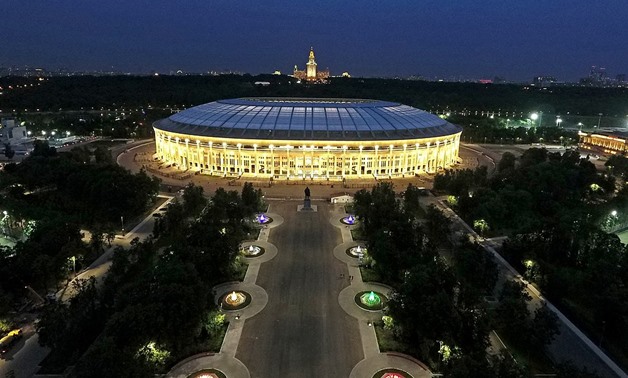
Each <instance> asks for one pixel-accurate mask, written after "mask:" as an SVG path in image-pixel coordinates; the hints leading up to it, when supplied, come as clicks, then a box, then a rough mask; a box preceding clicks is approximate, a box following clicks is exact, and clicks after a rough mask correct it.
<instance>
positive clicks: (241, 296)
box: [220, 291, 251, 310]
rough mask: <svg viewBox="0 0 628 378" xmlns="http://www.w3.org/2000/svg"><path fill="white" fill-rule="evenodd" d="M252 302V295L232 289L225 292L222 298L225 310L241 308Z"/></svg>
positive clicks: (221, 301)
mask: <svg viewBox="0 0 628 378" xmlns="http://www.w3.org/2000/svg"><path fill="white" fill-rule="evenodd" d="M249 303H251V295H250V294H249V293H247V292H245V291H232V292H231V293H227V294H224V295H223V296H222V299H221V300H220V306H221V307H222V309H223V310H240V309H243V308H244V307H246V306H248V305H249Z"/></svg>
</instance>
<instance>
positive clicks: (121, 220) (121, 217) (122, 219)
mask: <svg viewBox="0 0 628 378" xmlns="http://www.w3.org/2000/svg"><path fill="white" fill-rule="evenodd" d="M120 223H121V224H122V232H124V216H120Z"/></svg>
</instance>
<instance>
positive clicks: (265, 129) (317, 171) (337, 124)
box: [153, 98, 462, 180]
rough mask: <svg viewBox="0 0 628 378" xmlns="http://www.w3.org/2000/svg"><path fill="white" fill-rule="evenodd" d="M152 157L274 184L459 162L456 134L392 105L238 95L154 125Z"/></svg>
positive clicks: (429, 117) (385, 174)
mask: <svg viewBox="0 0 628 378" xmlns="http://www.w3.org/2000/svg"><path fill="white" fill-rule="evenodd" d="M153 128H154V130H155V143H156V156H157V157H158V158H159V159H160V160H161V161H163V162H164V163H167V164H171V165H172V166H175V167H177V168H178V169H180V170H187V171H195V172H200V173H203V174H209V175H214V176H223V177H227V176H228V177H239V176H244V177H259V178H271V177H272V178H274V179H291V178H295V179H297V178H307V179H330V180H336V179H353V178H361V177H381V178H396V177H404V176H408V175H415V174H420V173H426V172H427V173H432V172H435V171H437V170H438V169H440V168H445V167H449V166H451V165H452V164H455V163H456V161H457V160H458V149H459V144H460V134H461V132H462V129H461V128H460V127H459V126H456V125H454V124H451V123H449V122H447V121H445V120H443V119H441V118H439V117H437V116H435V115H433V114H431V113H428V112H426V111H423V110H420V109H416V108H413V107H410V106H407V105H401V104H398V103H394V102H385V101H377V100H359V99H301V98H239V99H230V100H220V101H215V102H210V103H207V104H203V105H199V106H195V107H192V108H190V109H186V110H184V111H181V112H179V113H177V114H173V115H172V116H170V117H168V118H165V119H162V120H159V121H157V122H155V123H154V124H153Z"/></svg>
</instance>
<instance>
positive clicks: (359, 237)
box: [351, 227, 366, 241]
mask: <svg viewBox="0 0 628 378" xmlns="http://www.w3.org/2000/svg"><path fill="white" fill-rule="evenodd" d="M351 237H352V238H353V240H354V241H366V235H364V233H363V232H362V229H361V228H360V227H358V228H354V229H352V230H351Z"/></svg>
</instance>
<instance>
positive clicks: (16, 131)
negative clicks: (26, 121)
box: [0, 118, 30, 145]
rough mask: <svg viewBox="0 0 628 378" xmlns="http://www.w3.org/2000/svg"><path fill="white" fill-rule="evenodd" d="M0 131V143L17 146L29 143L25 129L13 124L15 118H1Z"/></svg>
mask: <svg viewBox="0 0 628 378" xmlns="http://www.w3.org/2000/svg"><path fill="white" fill-rule="evenodd" d="M1 125H2V128H1V129H0V143H3V144H10V145H19V144H23V143H27V142H30V139H29V138H28V135H27V131H26V127H24V126H19V125H16V124H15V118H2V121H1Z"/></svg>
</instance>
